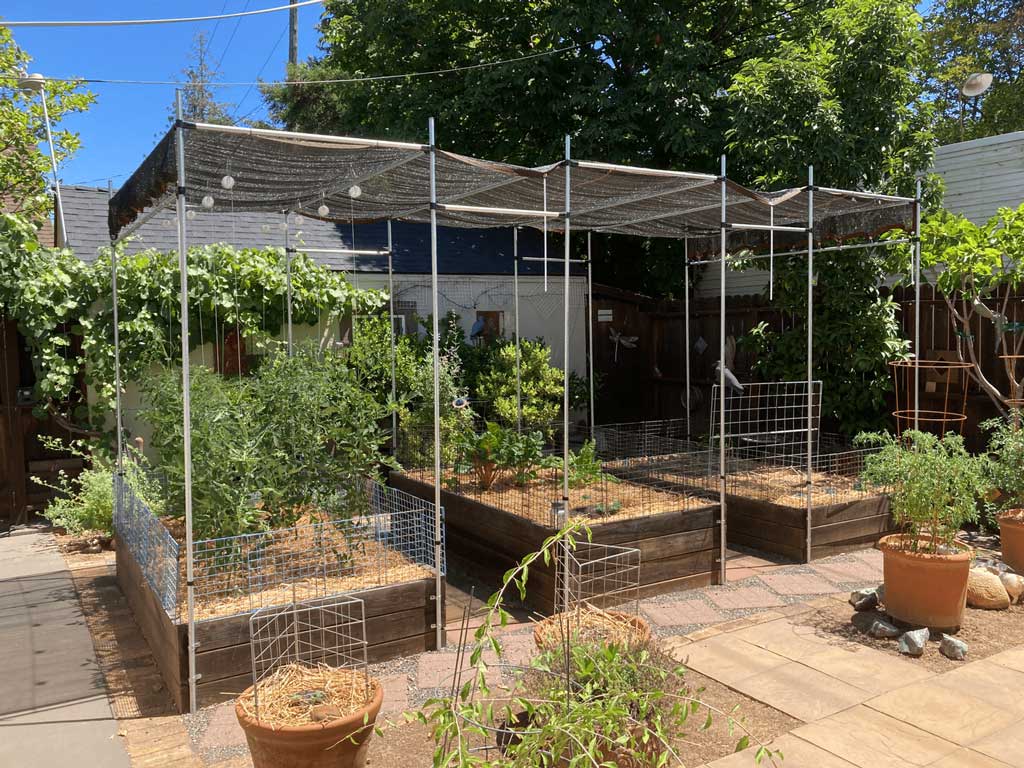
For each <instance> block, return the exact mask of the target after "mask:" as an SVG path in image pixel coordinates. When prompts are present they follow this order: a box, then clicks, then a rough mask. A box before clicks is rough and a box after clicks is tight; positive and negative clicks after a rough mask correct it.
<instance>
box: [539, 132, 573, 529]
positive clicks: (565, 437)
mask: <svg viewBox="0 0 1024 768" xmlns="http://www.w3.org/2000/svg"><path fill="white" fill-rule="evenodd" d="M570 157H571V155H570V139H569V136H568V134H566V137H565V267H564V269H565V274H564V276H563V278H564V279H563V281H562V285H563V288H562V292H563V293H562V500H563V501H564V502H565V511H566V514H567V515H568V513H569V274H570V272H571V271H572V269H571V267H572V265H571V264H570V263H569V226H570V225H569V212H570V211H571V210H572V203H571V201H570V192H571V184H572V166H571V161H570ZM546 218H547V217H545V219H546Z"/></svg>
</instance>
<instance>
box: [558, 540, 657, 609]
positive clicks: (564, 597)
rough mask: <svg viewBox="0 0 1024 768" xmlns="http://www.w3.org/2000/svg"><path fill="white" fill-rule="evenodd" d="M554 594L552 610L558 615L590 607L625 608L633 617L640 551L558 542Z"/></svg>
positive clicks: (635, 607)
mask: <svg viewBox="0 0 1024 768" xmlns="http://www.w3.org/2000/svg"><path fill="white" fill-rule="evenodd" d="M555 590H556V591H555V610H556V611H557V612H559V613H569V612H575V611H577V609H580V608H585V607H587V606H594V607H597V608H601V609H608V608H616V609H619V610H622V609H623V608H625V609H626V610H627V611H628V612H630V613H632V614H634V615H637V614H638V613H639V606H640V550H639V549H636V548H634V547H619V546H615V545H613V544H597V543H594V542H589V541H576V542H569V541H567V540H566V539H561V540H560V541H559V542H558V550H557V559H556V561H555Z"/></svg>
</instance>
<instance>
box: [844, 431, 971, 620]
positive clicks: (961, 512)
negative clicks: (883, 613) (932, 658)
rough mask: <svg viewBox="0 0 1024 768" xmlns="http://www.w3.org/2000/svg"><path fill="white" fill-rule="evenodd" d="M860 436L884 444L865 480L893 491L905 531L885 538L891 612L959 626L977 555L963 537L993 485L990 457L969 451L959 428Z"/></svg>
mask: <svg viewBox="0 0 1024 768" xmlns="http://www.w3.org/2000/svg"><path fill="white" fill-rule="evenodd" d="M857 441H858V442H859V443H861V444H874V445H879V446H881V449H880V450H879V451H878V452H877V453H873V454H869V455H868V456H866V457H865V462H864V472H863V475H862V480H863V481H864V482H865V483H867V484H870V485H874V486H876V487H882V488H884V489H885V490H887V491H888V493H889V499H890V502H889V503H890V509H891V510H892V515H893V519H894V521H895V522H896V524H897V525H898V526H900V527H901V528H902V530H903V533H898V534H894V535H891V536H886V537H884V538H882V539H881V540H880V541H879V542H878V548H879V549H881V550H882V554H883V569H884V574H885V608H886V610H887V611H888V613H889V614H890V615H891V616H892V617H893V618H895V619H898V620H900V621H903V622H906V623H908V624H913V625H915V626H924V627H931V628H941V629H955V628H958V627H959V626H960V621H961V619H962V617H963V612H964V604H965V602H966V599H967V577H968V572H969V571H970V566H971V557H972V552H971V549H970V547H968V546H966V545H964V544H961V543H959V542H957V541H956V534H957V532H958V531H959V530H960V526H961V525H963V524H964V523H966V522H970V521H974V520H976V519H977V514H978V500H979V499H980V498H981V497H983V496H984V495H985V491H986V489H987V483H986V473H985V470H984V466H985V461H984V459H982V458H978V457H975V456H972V455H971V454H969V453H968V452H967V449H966V448H965V447H964V442H963V438H961V437H960V436H959V435H955V434H953V433H949V434H947V435H945V436H944V437H941V438H940V437H937V436H935V435H932V434H929V433H927V432H917V431H907V432H904V433H903V435H902V436H900V437H894V436H893V435H890V434H877V433H876V434H862V435H859V436H858V438H857Z"/></svg>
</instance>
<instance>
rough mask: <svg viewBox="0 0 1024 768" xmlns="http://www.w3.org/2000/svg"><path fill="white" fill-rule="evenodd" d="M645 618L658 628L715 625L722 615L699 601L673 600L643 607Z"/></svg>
mask: <svg viewBox="0 0 1024 768" xmlns="http://www.w3.org/2000/svg"><path fill="white" fill-rule="evenodd" d="M643 612H644V614H646V616H647V617H648V618H649V619H650V620H651V621H652V622H654V623H655V624H656V625H657V626H659V627H681V626H685V625H688V624H717V623H718V622H720V621H725V620H726V617H725V615H724V614H722V613H720V612H719V611H716V610H715V609H714V608H713V607H712V606H711V605H708V603H706V602H704V601H703V600H699V599H689V600H673V601H672V602H666V603H650V604H648V605H644V606H643Z"/></svg>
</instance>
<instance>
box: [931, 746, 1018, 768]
mask: <svg viewBox="0 0 1024 768" xmlns="http://www.w3.org/2000/svg"><path fill="white" fill-rule="evenodd" d="M928 768H1011V766H1010V764H1009V763H1004V762H1003V761H1002V760H996V759H995V758H992V757H989V756H988V755H983V754H981V752H976V751H975V750H973V749H958V750H957V751H956V752H953V753H952V754H950V755H947V756H946V757H944V758H942V759H941V760H939V762H937V763H932V764H931V765H930V766H929V767H928Z"/></svg>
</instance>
